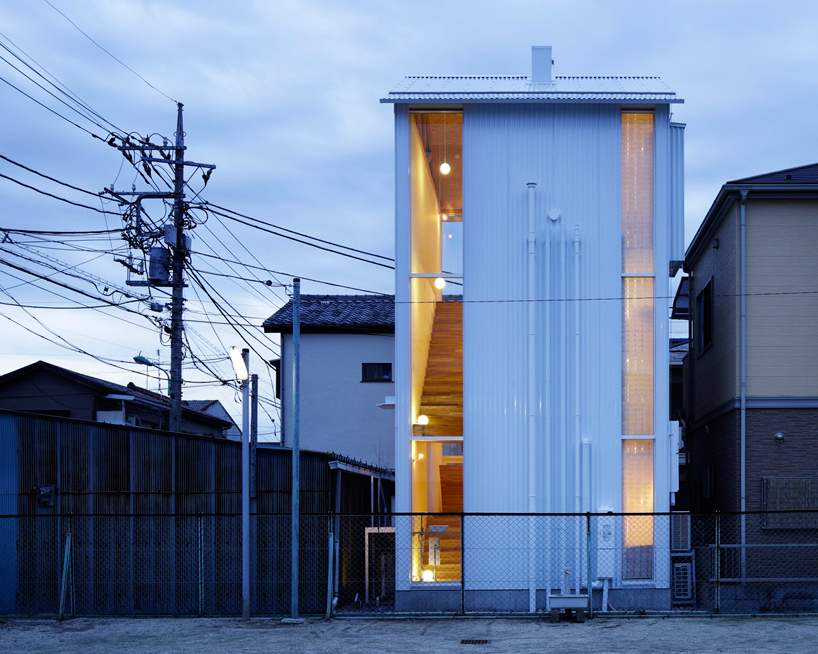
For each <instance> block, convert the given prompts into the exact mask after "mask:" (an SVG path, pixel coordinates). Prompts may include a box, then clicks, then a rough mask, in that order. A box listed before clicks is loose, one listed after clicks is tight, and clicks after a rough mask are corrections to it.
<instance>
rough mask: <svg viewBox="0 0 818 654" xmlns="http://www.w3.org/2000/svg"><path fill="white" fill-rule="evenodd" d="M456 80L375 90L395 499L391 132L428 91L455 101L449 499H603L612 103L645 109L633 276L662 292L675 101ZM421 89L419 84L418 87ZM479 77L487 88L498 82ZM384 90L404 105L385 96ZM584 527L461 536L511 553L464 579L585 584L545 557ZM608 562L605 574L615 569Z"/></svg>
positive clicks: (402, 210) (612, 264)
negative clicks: (641, 213)
mask: <svg viewBox="0 0 818 654" xmlns="http://www.w3.org/2000/svg"><path fill="white" fill-rule="evenodd" d="M523 80H525V78H516V81H514V84H517V85H518V86H519V85H520V84H524V83H525V82H524V81H523ZM461 81H462V80H461ZM503 83H505V82H503ZM641 83H642V82H639V83H637V86H638V84H641ZM458 84H460V82H459V81H452V80H448V79H446V80H443V81H441V80H440V79H435V80H420V81H418V82H417V84H414V85H411V88H410V87H407V89H404V90H405V91H406V93H404V95H400V96H399V95H398V94H395V93H393V94H391V95H390V97H389V98H388V99H387V100H386V101H389V102H396V106H395V112H396V114H395V115H396V139H398V140H397V146H398V147H396V171H397V182H396V189H397V194H396V204H397V208H396V220H397V235H396V243H397V261H396V302H397V307H398V310H396V371H398V377H397V379H396V394H397V397H396V419H397V426H396V433H397V441H396V452H397V453H398V456H397V457H396V474H397V487H398V496H397V508H398V510H399V511H408V510H410V509H411V504H410V502H411V474H412V473H411V470H412V468H411V465H410V457H409V456H408V454H409V448H408V443H409V441H410V440H411V438H412V432H411V423H412V420H413V419H414V416H413V415H411V414H410V412H409V410H408V409H409V407H408V402H407V399H408V397H409V395H410V390H409V382H408V372H406V371H408V370H410V369H411V364H412V358H411V357H412V351H411V347H412V337H413V336H412V333H411V328H410V323H409V319H408V317H407V316H406V313H407V312H404V313H401V312H400V310H399V309H400V305H401V303H403V302H406V301H408V300H409V296H408V294H407V293H406V292H405V287H406V284H407V277H408V275H409V272H410V271H409V266H408V261H409V259H408V255H407V252H406V248H407V243H406V242H403V241H402V240H401V236H402V235H404V236H405V235H407V232H408V227H409V223H410V220H411V216H412V212H411V211H412V210H411V201H412V198H411V194H410V193H409V190H408V188H407V185H406V181H405V180H404V179H403V177H404V176H405V174H406V173H405V171H407V170H408V169H409V168H410V152H409V148H408V139H407V143H406V144H405V145H404V144H402V143H401V141H400V139H404V138H407V137H406V130H407V126H408V121H409V120H411V119H410V118H409V116H410V115H411V110H412V109H417V110H419V111H434V110H435V109H434V107H435V105H434V104H432V103H433V102H439V101H442V100H444V99H455V100H456V99H459V100H460V101H461V102H462V103H463V104H462V105H461V106H462V111H463V143H462V165H463V214H462V215H463V440H464V443H463V451H464V460H463V510H464V511H466V512H553V513H571V512H586V511H608V510H612V511H619V510H621V507H622V498H623V485H622V478H623V477H622V438H623V428H622V406H623V380H622V370H623V359H622V357H623V343H622V334H623V316H624V315H625V313H624V312H625V306H624V303H623V301H622V295H623V271H624V273H628V274H630V273H629V271H625V270H624V269H623V264H622V251H623V243H624V237H623V231H622V229H623V227H622V212H623V208H622V202H623V200H622V189H623V173H622V157H623V149H622V120H623V119H622V114H623V112H628V113H633V112H637V113H641V112H647V113H649V114H651V115H653V116H654V119H653V121H652V124H653V131H652V134H653V140H652V144H653V153H652V155H653V156H652V157H650V158H647V157H646V158H645V161H646V162H647V163H645V165H646V166H647V169H648V171H649V172H648V174H649V175H650V172H651V171H652V187H651V189H650V190H651V196H650V199H649V200H648V202H649V203H652V207H653V225H652V229H651V231H650V232H648V234H652V237H651V236H650V235H649V236H648V241H647V242H648V243H651V242H652V243H653V252H652V256H651V257H650V258H649V259H648V261H652V262H653V263H652V264H650V263H649V264H648V268H647V269H645V270H640V272H639V274H640V277H643V278H645V279H647V280H649V281H650V282H651V287H652V288H653V289H654V292H653V295H659V296H663V295H664V294H665V293H664V290H665V287H666V286H667V281H666V280H667V271H668V261H669V260H670V259H671V258H674V255H675V254H676V253H677V252H680V248H681V246H682V245H683V223H684V218H683V203H682V193H683V188H682V184H683V130H682V126H680V125H672V124H671V123H670V122H669V104H668V103H669V102H675V101H677V99H676V97H675V95H674V94H673V93H672V92H670V93H669V94H668V95H664V96H662V95H661V92H658V88H654V89H653V90H654V91H657V95H655V96H653V97H652V98H649V97H647V96H644V97H643V96H641V95H639V94H638V93H637V91H639V90H643V89H635V88H634V89H629V90H628V92H633V93H634V95H632V96H630V97H628V98H627V99H625V96H624V95H623V96H621V98H620V100H622V101H621V102H615V101H613V100H615V98H617V97H620V96H617V95H616V93H615V92H614V91H615V89H610V91H611V93H610V94H608V95H606V96H605V97H604V98H603V97H602V96H600V97H598V98H597V97H590V96H586V97H584V98H575V100H579V99H581V100H583V102H574V101H568V102H563V103H560V102H555V101H554V100H555V99H556V96H553V97H545V96H543V97H539V98H534V97H533V96H532V97H531V98H528V99H539V100H541V101H539V102H516V101H509V102H502V100H503V97H500V96H499V95H496V96H492V97H491V98H490V100H492V101H491V102H482V101H481V100H480V96H478V95H475V93H477V91H475V92H474V93H472V94H471V95H469V93H470V91H469V90H468V89H466V88H458ZM464 84H465V85H466V86H469V85H470V84H471V85H472V86H474V85H476V86H480V85H481V84H482V85H483V86H484V87H485V79H484V78H476V81H474V82H472V81H468V83H466V82H463V84H460V85H461V86H463V85H464ZM651 84H653V82H651ZM658 84H659V83H657V87H658ZM418 85H419V86H418ZM501 86H502V85H501ZM421 87H423V89H425V91H428V94H427V95H424V94H423V92H417V91H419V89H420V88H421ZM427 87H428V88H427ZM478 90H479V91H480V92H497V93H499V92H500V89H499V87H498V88H497V89H488V88H481V89H478ZM521 90H522V89H521ZM555 90H558V89H557V87H556V86H555ZM425 91H424V92H425ZM414 92H417V93H416V94H414V95H413V93H414ZM457 93H462V94H463V95H462V97H461V96H457V95H456V94H457ZM447 94H449V95H447ZM452 94H455V95H452ZM399 97H400V98H402V99H403V101H404V102H408V104H401V103H400V100H399ZM522 97H523V96H522V95H520V96H519V97H517V98H516V99H521V98H522ZM508 99H509V100H514V99H515V98H511V97H509V98H508ZM427 103H428V104H427ZM437 106H440V105H437ZM455 109H456V106H455V105H454V104H447V105H446V110H447V111H452V110H455ZM407 110H408V114H407ZM531 182H534V183H536V189H535V190H534V191H533V193H532V192H531V191H529V188H528V184H529V183H531ZM529 202H533V205H534V212H533V215H534V227H533V239H534V251H533V252H534V253H533V255H530V254H529V211H528V208H529ZM648 211H650V209H648ZM648 216H650V213H648ZM648 220H650V217H648ZM427 247H435V245H434V244H433V243H429V244H427ZM648 249H650V245H648ZM679 258H681V257H679ZM530 267H531V268H533V287H532V288H530V287H529V286H530V285H531V284H530V283H529V281H528V280H529V279H530V277H529V273H530ZM425 272H430V271H425ZM625 276H627V275H625ZM657 289H658V292H657ZM646 306H647V307H648V310H650V308H651V307H653V316H654V324H653V329H652V330H650V329H648V330H646V332H645V333H647V334H653V336H652V337H650V336H649V337H648V342H647V343H646V347H647V348H648V351H649V349H650V347H651V346H650V343H651V340H650V339H651V338H652V342H653V352H651V353H650V354H651V356H650V358H649V359H648V358H647V356H646V357H645V360H648V361H652V382H651V383H649V384H648V390H647V392H648V393H650V392H651V389H652V392H653V397H652V401H651V398H648V399H647V402H648V404H649V405H650V407H651V411H652V413H650V414H648V416H649V417H648V420H647V423H646V426H645V429H646V430H647V433H645V434H641V435H640V436H639V437H640V438H647V439H651V440H653V441H654V442H655V447H654V450H653V451H654V471H655V483H654V493H655V508H656V510H658V511H666V510H668V503H669V496H670V492H671V490H673V489H671V487H670V483H671V481H670V480H671V477H672V475H670V473H669V471H670V466H671V465H672V461H673V460H674V459H673V457H672V454H675V452H671V443H670V442H669V436H668V434H669V430H668V421H667V415H668V413H667V411H668V408H667V387H668V355H667V342H668V318H667V307H666V306H665V303H664V302H662V301H659V300H655V301H652V302H651V301H650V300H648V303H647V305H646ZM649 315H650V314H649ZM648 320H650V319H649V318H648ZM531 361H533V362H534V363H533V366H531V365H530V362H531ZM648 365H649V366H650V364H648ZM401 370H403V371H404V372H403V373H400V371H401ZM530 398H531V399H530ZM532 402H533V406H532ZM650 416H653V417H652V418H651V417H650ZM404 457H405V458H404ZM421 481H422V480H421ZM422 486H423V485H422V483H421V488H422ZM409 537H410V535H409V534H408V533H403V534H402V533H400V529H399V530H398V533H397V534H396V538H397V539H398V542H401V539H408V538H409ZM620 537H621V535H620V536H617V537H616V538H620ZM583 538H585V535H584V533H583V532H582V528H581V525H579V523H577V525H572V526H571V528H569V529H563V530H562V531H559V533H557V532H555V533H540V532H536V531H535V530H532V531H531V532H530V533H526V532H525V531H518V532H516V533H508V534H504V535H502V536H497V535H496V534H495V535H486V534H480V533H474V532H472V533H471V535H470V536H469V537H467V538H466V548H467V549H469V548H475V549H476V551H481V548H483V549H484V548H487V547H489V546H490V545H492V543H493V545H496V544H497V541H498V539H500V540H502V542H503V543H505V546H506V549H507V550H508V552H509V553H516V554H517V556H518V559H515V558H514V556H511V555H510V556H509V557H506V558H503V559H502V560H496V558H492V560H485V561H482V563H481V559H480V558H479V557H475V556H472V557H471V558H470V559H469V561H470V564H469V565H470V569H469V571H468V572H467V573H466V574H467V575H468V574H471V575H472V576H471V580H472V582H473V583H474V581H475V579H480V580H481V582H480V584H482V587H483V588H484V589H486V590H501V589H508V588H525V587H528V590H529V600H528V602H527V604H528V605H529V606H534V604H535V598H534V593H535V591H536V590H537V589H543V588H557V587H559V586H561V584H562V576H561V575H562V572H563V571H564V570H565V569H566V568H570V569H571V570H572V583H573V584H574V585H573V586H572V587H574V588H577V587H579V586H582V585H583V584H584V585H587V584H588V580H587V579H584V580H583V574H584V572H583V570H584V565H583V564H582V562H581V561H579V560H574V559H573V557H569V558H571V560H568V559H565V560H563V559H564V557H562V556H561V555H557V554H558V553H559V552H568V551H572V550H573V551H577V548H578V546H579V544H580V543H581V541H582V539H583ZM481 539H483V540H481ZM537 542H541V543H545V547H544V548H542V549H541V550H539V551H541V552H546V554H544V555H542V556H539V555H537V556H535V555H534V554H531V557H532V558H531V559H529V554H527V552H528V553H531V552H534V551H535V547H534V545H535V543H537ZM654 545H655V549H656V552H657V554H656V559H655V564H656V565H655V570H656V572H655V576H654V577H653V579H652V583H653V585H654V587H655V588H657V589H658V588H664V589H666V588H667V583H668V581H667V572H666V568H667V565H666V564H667V561H666V560H665V558H663V557H664V554H663V553H662V552H664V549H663V547H664V546H663V543H660V542H658V541H657V542H655V543H654ZM535 559H536V560H535ZM398 564H399V570H398V576H397V580H398V587H399V588H400V589H405V590H410V587H409V582H408V581H405V579H406V578H407V577H408V575H406V573H405V572H404V571H403V570H402V569H400V568H401V566H405V565H406V564H405V562H404V561H403V560H402V559H400V558H399V562H398ZM617 566H620V563H617ZM612 574H613V576H612V579H614V580H615V581H616V583H620V580H621V575H622V572H621V566H620V567H617V568H616V570H614V571H613V573H612ZM480 584H479V585H480ZM498 601H500V600H498Z"/></svg>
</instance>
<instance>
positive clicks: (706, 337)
mask: <svg viewBox="0 0 818 654" xmlns="http://www.w3.org/2000/svg"><path fill="white" fill-rule="evenodd" d="M696 336H697V340H698V341H699V342H698V345H697V351H698V353H699V354H701V353H702V352H704V351H705V350H706V349H707V348H708V347H710V346H711V345H712V344H713V278H712V277H711V278H710V281H709V282H707V284H705V287H704V288H703V289H702V291H701V293H699V295H698V297H697V298H696Z"/></svg>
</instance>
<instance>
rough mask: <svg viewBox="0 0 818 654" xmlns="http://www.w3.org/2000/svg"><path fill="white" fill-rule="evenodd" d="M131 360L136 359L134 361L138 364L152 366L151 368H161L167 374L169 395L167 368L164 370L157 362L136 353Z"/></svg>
mask: <svg viewBox="0 0 818 654" xmlns="http://www.w3.org/2000/svg"><path fill="white" fill-rule="evenodd" d="M133 360H134V361H136V363H139V364H141V365H143V366H148V367H153V368H156V369H157V370H161V371H162V372H164V373H165V375H167V378H168V395H170V373H169V372H168V371H167V370H165V369H164V368H163V367H162V366H160V365H159V364H158V363H154V362H153V361H151V360H150V359H148V358H145V357H143V356H142V355H141V354H140V355H138V356H135V357H134V358H133Z"/></svg>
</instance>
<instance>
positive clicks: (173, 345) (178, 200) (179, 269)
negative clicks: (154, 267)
mask: <svg viewBox="0 0 818 654" xmlns="http://www.w3.org/2000/svg"><path fill="white" fill-rule="evenodd" d="M177 107H178V109H177V115H176V148H175V152H174V154H175V157H174V162H173V168H174V171H173V172H174V175H173V230H174V232H175V235H176V238H175V241H176V246H175V247H174V249H173V279H172V281H171V283H172V285H173V298H172V300H171V308H170V425H169V428H170V431H181V430H182V359H183V358H184V353H183V351H182V333H183V330H184V318H183V316H182V312H183V311H184V304H185V259H186V258H187V243H186V242H185V241H186V238H187V237H186V236H185V203H184V200H185V132H184V129H183V123H182V103H181V102H179V103H177Z"/></svg>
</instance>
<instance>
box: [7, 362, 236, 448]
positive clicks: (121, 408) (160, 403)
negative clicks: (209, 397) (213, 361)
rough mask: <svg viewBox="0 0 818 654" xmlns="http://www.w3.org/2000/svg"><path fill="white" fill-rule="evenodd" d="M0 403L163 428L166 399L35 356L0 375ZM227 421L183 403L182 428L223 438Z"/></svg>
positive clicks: (15, 408) (14, 408)
mask: <svg viewBox="0 0 818 654" xmlns="http://www.w3.org/2000/svg"><path fill="white" fill-rule="evenodd" d="M0 409H9V410H12V411H25V412H27V413H38V414H42V415H48V416H57V417H62V418H74V419H78V420H93V421H97V422H107V423H112V424H117V425H134V426H136V427H148V428H150V429H162V430H167V428H168V413H169V410H170V399H169V398H168V397H167V396H165V395H160V394H159V393H154V392H153V391H149V390H147V389H144V388H140V387H138V386H136V385H134V384H132V383H131V384H128V385H127V386H122V385H121V384H114V383H113V382H109V381H105V380H104V379H97V378H96V377H89V376H88V375H82V374H80V373H78V372H74V371H73V370H68V369H66V368H61V367H60V366H55V365H53V364H51V363H47V362H45V361H38V362H36V363H32V364H31V365H28V366H25V367H23V368H19V369H18V370H14V371H12V372H10V373H7V374H5V375H2V376H0ZM232 425H233V422H232V420H227V419H222V418H220V417H218V416H215V415H210V414H208V413H204V412H202V411H198V410H196V409H195V408H193V407H190V406H189V404H188V403H183V406H182V429H181V432H182V433H188V434H199V435H202V436H212V437H216V438H223V437H224V432H225V431H226V430H228V429H230V427H231V426H232Z"/></svg>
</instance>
